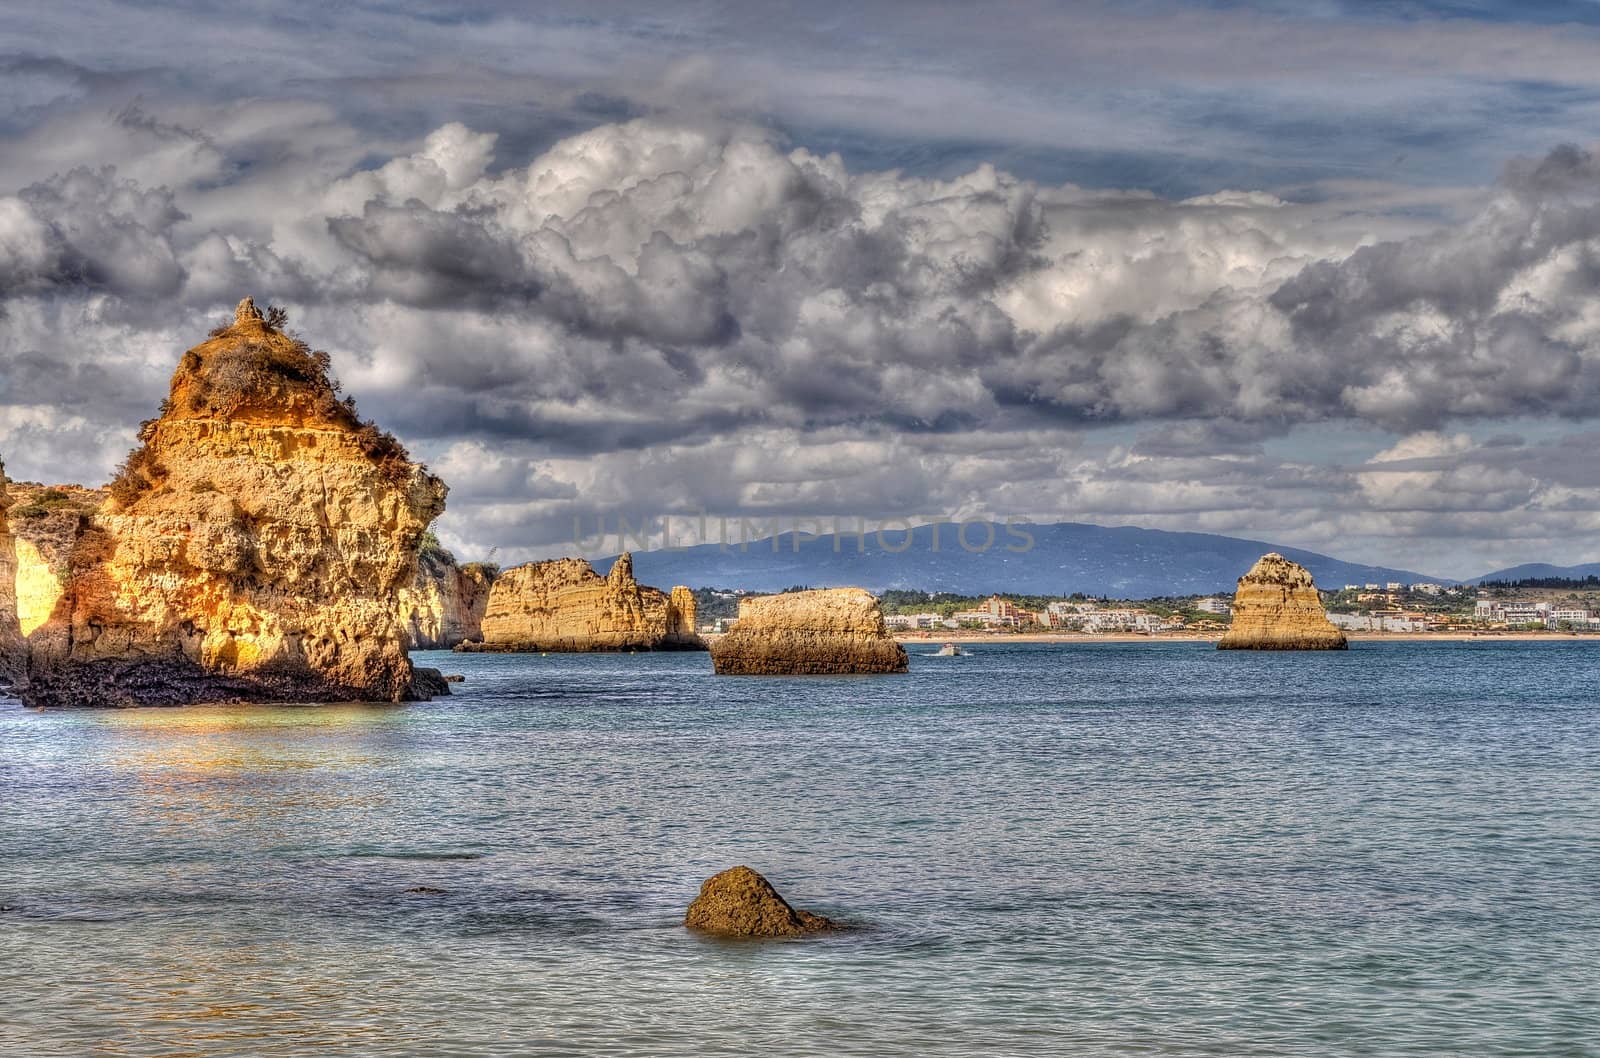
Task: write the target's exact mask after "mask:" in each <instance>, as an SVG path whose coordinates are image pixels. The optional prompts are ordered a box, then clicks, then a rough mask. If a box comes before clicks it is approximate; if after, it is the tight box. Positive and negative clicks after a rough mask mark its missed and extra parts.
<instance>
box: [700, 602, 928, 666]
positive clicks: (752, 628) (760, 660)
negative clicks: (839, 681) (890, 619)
mask: <svg viewBox="0 0 1600 1058" xmlns="http://www.w3.org/2000/svg"><path fill="white" fill-rule="evenodd" d="M711 661H712V665H713V667H715V669H716V671H717V672H719V673H726V674H729V675H773V676H804V675H833V674H851V673H879V672H905V671H906V667H907V658H906V652H905V648H904V647H902V646H901V645H900V644H899V643H896V642H895V641H894V638H893V637H892V636H890V635H889V630H888V628H887V627H886V626H885V625H884V623H883V611H882V610H881V609H879V607H878V600H877V598H876V597H874V596H873V595H872V593H871V592H868V591H866V590H864V589H862V588H822V589H817V590H814V591H795V592H785V593H784V594H782V595H761V596H757V597H755V598H746V599H741V600H739V619H738V620H737V621H736V622H734V625H733V627H732V628H731V629H729V630H728V633H727V634H726V635H724V636H723V637H722V638H721V639H719V640H718V641H717V642H716V643H714V644H713V645H712V647H711Z"/></svg>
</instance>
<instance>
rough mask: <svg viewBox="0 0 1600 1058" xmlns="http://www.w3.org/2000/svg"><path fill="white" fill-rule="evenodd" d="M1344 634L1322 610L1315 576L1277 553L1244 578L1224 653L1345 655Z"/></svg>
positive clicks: (1221, 644)
mask: <svg viewBox="0 0 1600 1058" xmlns="http://www.w3.org/2000/svg"><path fill="white" fill-rule="evenodd" d="M1348 645H1349V644H1348V642H1347V641H1346V639H1345V636H1344V633H1343V632H1342V631H1340V630H1339V627H1338V626H1337V625H1335V624H1334V623H1333V622H1332V621H1330V620H1328V613H1327V611H1326V610H1324V609H1323V607H1322V597H1321V596H1320V595H1318V594H1317V588H1316V585H1315V584H1313V583H1312V581H1311V573H1310V571H1309V570H1307V569H1306V568H1305V567H1304V566H1302V565H1299V564H1298V563H1295V562H1290V561H1289V560H1288V559H1286V558H1284V557H1283V556H1282V555H1280V554H1277V553H1276V552H1274V553H1272V554H1267V555H1263V556H1261V558H1260V559H1258V560H1257V561H1256V564H1255V565H1254V566H1251V567H1250V572H1248V573H1246V574H1245V575H1244V576H1242V577H1240V578H1239V588H1238V591H1237V593H1236V594H1235V595H1234V597H1233V625H1232V627H1230V628H1229V629H1228V632H1227V634H1226V635H1224V636H1223V637H1222V639H1221V641H1220V642H1218V643H1217V646H1218V648H1219V649H1222V650H1343V649H1345V648H1346V647H1347V646H1348Z"/></svg>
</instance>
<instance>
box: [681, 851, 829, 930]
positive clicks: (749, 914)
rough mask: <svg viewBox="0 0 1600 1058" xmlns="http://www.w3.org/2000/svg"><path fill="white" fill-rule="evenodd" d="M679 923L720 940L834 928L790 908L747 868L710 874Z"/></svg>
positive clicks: (770, 884) (811, 915) (803, 912)
mask: <svg viewBox="0 0 1600 1058" xmlns="http://www.w3.org/2000/svg"><path fill="white" fill-rule="evenodd" d="M683 924H684V925H685V926H688V927H689V928H690V929H697V930H700V931H701V932H703V933H713V934H716V935H717V936H721V937H801V936H804V935H806V934H807V933H822V932H826V931H827V930H832V929H838V928H839V926H838V923H835V922H832V921H829V920H828V919H826V918H823V917H822V916H821V915H813V914H812V913H811V912H809V911H801V910H799V909H798V908H795V907H791V906H790V904H789V902H788V901H787V900H785V899H784V898H783V897H781V896H779V895H778V891H777V890H776V889H774V888H773V887H772V883H771V882H769V881H767V880H766V879H765V878H763V877H761V875H759V874H757V873H756V872H755V871H753V870H751V869H750V868H749V867H733V868H730V869H728V870H726V871H723V872H722V873H721V874H715V875H712V876H711V877H710V878H708V879H706V881H705V884H703V885H701V886H700V895H699V896H697V897H695V899H694V903H692V904H690V905H689V910H688V913H687V914H685V915H684V916H683Z"/></svg>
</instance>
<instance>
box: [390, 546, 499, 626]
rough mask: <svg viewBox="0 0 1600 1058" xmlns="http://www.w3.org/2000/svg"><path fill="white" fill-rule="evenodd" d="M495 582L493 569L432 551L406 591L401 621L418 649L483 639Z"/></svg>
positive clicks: (423, 560) (424, 558)
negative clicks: (487, 611)
mask: <svg viewBox="0 0 1600 1058" xmlns="http://www.w3.org/2000/svg"><path fill="white" fill-rule="evenodd" d="M493 584H494V577H493V575H492V573H491V567H486V566H484V565H483V564H482V563H468V564H467V565H464V566H463V565H458V564H457V563H456V561H455V559H454V558H453V557H452V556H451V555H450V554H449V552H444V553H442V554H441V553H438V552H433V553H430V552H427V551H424V552H423V554H422V558H421V561H419V562H418V563H417V578H416V580H415V581H414V582H413V583H412V584H411V585H410V586H409V587H407V588H405V589H403V590H402V591H401V593H400V620H401V623H402V624H403V625H404V626H405V628H406V631H407V633H408V634H409V635H410V642H411V648H412V649H413V650H449V649H450V648H452V647H454V646H456V645H458V644H460V643H464V642H467V641H468V640H480V639H482V638H483V615H484V612H485V611H486V610H487V609H488V608H489V589H490V588H491V587H492V586H493Z"/></svg>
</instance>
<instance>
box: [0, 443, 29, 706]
mask: <svg viewBox="0 0 1600 1058" xmlns="http://www.w3.org/2000/svg"><path fill="white" fill-rule="evenodd" d="M7 484H8V483H7V481H6V468H5V464H4V463H0V686H5V687H10V686H12V685H14V684H16V683H17V682H18V681H19V680H20V679H21V678H22V677H23V676H24V674H26V672H27V671H28V641H27V640H25V639H23V638H22V628H21V626H20V624H19V623H18V621H17V546H16V539H15V538H14V537H13V536H12V534H11V521H10V518H9V517H8V514H7V512H8V511H9V510H10V508H11V496H10V490H9V489H8V488H7V487H6V486H7Z"/></svg>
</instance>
